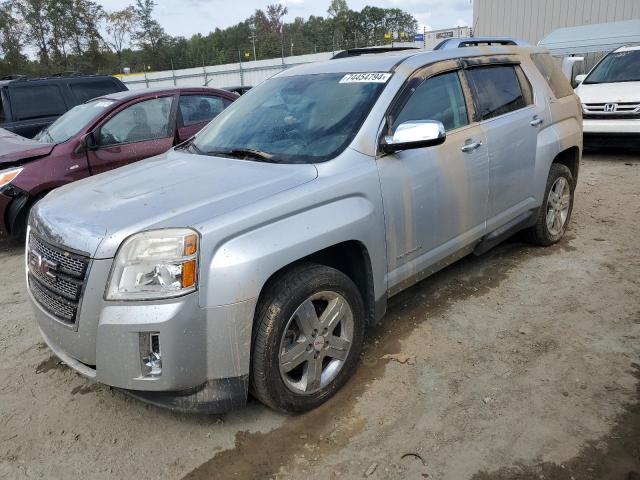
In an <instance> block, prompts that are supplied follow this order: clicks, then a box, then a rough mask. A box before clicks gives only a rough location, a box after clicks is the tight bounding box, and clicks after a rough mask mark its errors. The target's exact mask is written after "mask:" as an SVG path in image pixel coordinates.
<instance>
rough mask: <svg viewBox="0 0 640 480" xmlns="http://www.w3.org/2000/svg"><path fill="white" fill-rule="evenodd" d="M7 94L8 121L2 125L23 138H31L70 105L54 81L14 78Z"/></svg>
mask: <svg viewBox="0 0 640 480" xmlns="http://www.w3.org/2000/svg"><path fill="white" fill-rule="evenodd" d="M7 93H8V94H9V102H10V104H11V114H12V121H11V122H9V123H8V124H6V125H5V126H4V127H3V128H5V129H7V130H9V131H12V132H14V133H17V134H18V135H22V136H23V137H27V138H33V137H34V136H35V134H36V133H38V132H39V131H40V130H42V129H43V128H45V127H47V126H49V125H50V124H51V123H53V122H54V121H55V120H56V119H57V118H58V117H59V116H60V115H62V114H63V113H65V112H66V111H67V110H68V109H69V108H70V107H69V106H68V105H67V104H66V102H65V100H64V98H63V96H62V91H61V90H60V86H59V85H58V84H57V83H50V84H29V82H26V81H16V82H12V83H10V84H9V88H8V89H7Z"/></svg>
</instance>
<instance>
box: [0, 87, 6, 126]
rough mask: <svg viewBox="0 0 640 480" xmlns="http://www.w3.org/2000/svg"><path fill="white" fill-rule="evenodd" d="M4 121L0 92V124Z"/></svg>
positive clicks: (0, 93)
mask: <svg viewBox="0 0 640 480" xmlns="http://www.w3.org/2000/svg"><path fill="white" fill-rule="evenodd" d="M5 121H6V118H5V114H4V105H3V102H2V92H0V125H2V124H3V123H4V122H5Z"/></svg>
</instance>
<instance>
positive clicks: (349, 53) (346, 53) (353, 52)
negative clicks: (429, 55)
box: [331, 47, 420, 60]
mask: <svg viewBox="0 0 640 480" xmlns="http://www.w3.org/2000/svg"><path fill="white" fill-rule="evenodd" d="M403 50H420V49H419V48H418V47H363V48H349V49H347V50H343V51H341V52H338V53H336V54H335V55H334V56H333V57H331V60H335V59H337V58H347V57H357V56H358V55H368V54H370V53H389V52H401V51H403Z"/></svg>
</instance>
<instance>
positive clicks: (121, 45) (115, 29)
mask: <svg viewBox="0 0 640 480" xmlns="http://www.w3.org/2000/svg"><path fill="white" fill-rule="evenodd" d="M105 18H106V21H107V25H106V28H105V30H106V32H107V35H108V36H109V37H108V38H107V40H106V43H107V45H108V46H109V47H110V48H111V49H112V50H113V51H114V52H115V53H116V55H117V56H118V65H119V68H120V72H122V51H123V50H124V49H125V47H126V46H127V45H128V44H129V42H130V41H131V37H132V36H133V34H134V32H135V29H136V12H135V10H134V8H133V7H131V6H130V7H127V8H125V9H124V10H118V11H115V12H108V13H107V14H106V15H105Z"/></svg>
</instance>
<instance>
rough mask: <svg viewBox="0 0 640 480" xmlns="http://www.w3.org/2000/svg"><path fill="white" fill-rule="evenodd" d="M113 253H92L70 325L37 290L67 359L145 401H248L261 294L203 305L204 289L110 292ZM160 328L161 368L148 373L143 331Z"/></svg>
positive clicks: (204, 405)
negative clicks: (126, 298)
mask: <svg viewBox="0 0 640 480" xmlns="http://www.w3.org/2000/svg"><path fill="white" fill-rule="evenodd" d="M110 266H111V260H93V261H92V262H91V264H90V270H89V274H88V282H87V284H86V288H85V292H84V296H83V298H82V303H81V305H80V307H79V311H78V319H77V322H76V327H75V328H70V327H69V325H66V324H64V323H62V322H60V321H58V320H57V319H56V318H55V317H54V316H52V315H50V314H49V313H48V312H47V311H45V310H44V309H43V308H42V307H41V306H40V304H39V303H38V302H37V301H35V300H34V298H33V296H32V295H31V294H30V295H29V296H30V299H31V303H32V305H33V310H34V314H35V317H36V320H37V323H38V326H39V328H40V331H41V333H42V337H43V339H44V340H45V342H46V343H47V345H48V346H49V347H50V348H51V350H52V351H53V353H55V354H56V355H57V356H58V357H59V358H60V359H61V360H62V361H64V362H65V363H66V364H67V365H69V366H70V367H71V368H73V369H74V370H76V371H77V372H79V373H81V374H82V375H84V376H86V377H89V378H91V379H93V380H95V381H97V382H100V383H104V384H107V385H110V386H112V387H115V388H117V389H120V390H123V391H125V392H126V393H128V394H129V395H132V396H134V397H136V398H139V399H141V400H144V401H146V402H149V403H152V404H155V405H158V406H163V407H167V408H171V409H173V410H180V411H190V412H209V413H212V412H220V411H226V410H229V409H232V408H238V407H241V406H242V405H244V404H245V402H246V397H247V387H248V374H249V358H250V348H251V327H252V323H253V312H254V309H255V300H249V301H245V302H239V303H236V304H233V305H225V306H219V307H211V308H202V307H200V305H199V304H198V293H197V292H194V293H192V294H189V295H185V296H184V297H180V298H176V299H171V300H164V301H157V302H156V301H154V302H150V301H147V302H111V301H105V300H104V299H103V294H104V288H105V285H106V281H107V278H108V274H109V270H110ZM145 332H153V333H158V334H159V335H160V349H161V353H162V373H161V374H160V375H158V376H151V375H147V374H145V371H144V367H143V363H142V361H141V356H142V352H141V349H142V347H141V342H140V338H141V334H142V333H145Z"/></svg>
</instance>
